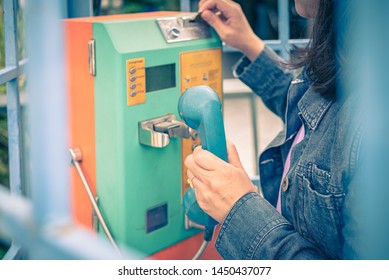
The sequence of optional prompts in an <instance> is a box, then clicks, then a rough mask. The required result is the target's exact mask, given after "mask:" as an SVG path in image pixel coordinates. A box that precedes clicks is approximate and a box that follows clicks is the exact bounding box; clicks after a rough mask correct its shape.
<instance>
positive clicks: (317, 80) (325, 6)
mask: <svg viewBox="0 0 389 280" xmlns="http://www.w3.org/2000/svg"><path fill="white" fill-rule="evenodd" d="M335 1H336V0H320V6H319V9H318V12H317V15H316V17H315V18H314V22H313V27H312V35H311V40H310V42H309V44H308V45H307V46H306V47H302V48H301V47H300V48H299V47H294V51H293V52H292V54H291V57H292V59H291V61H290V62H289V63H288V66H289V68H292V69H297V68H300V67H305V68H306V73H307V75H308V77H309V79H310V80H311V82H312V88H313V90H315V91H316V92H318V93H320V94H321V95H323V96H325V97H335V96H336V75H337V63H336V56H337V54H336V53H335V52H336V46H335V41H336V40H335V31H336V16H335Z"/></svg>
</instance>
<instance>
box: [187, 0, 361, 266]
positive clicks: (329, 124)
mask: <svg viewBox="0 0 389 280" xmlns="http://www.w3.org/2000/svg"><path fill="white" fill-rule="evenodd" d="M334 2H335V0H296V1H295V5H296V10H297V12H298V13H299V14H300V15H301V16H304V17H308V18H313V19H314V27H313V33H312V39H311V42H310V44H309V45H308V46H307V48H304V49H300V50H299V51H298V52H297V55H295V57H294V60H293V63H290V64H288V67H286V64H285V63H283V62H281V61H280V59H279V58H278V57H277V56H276V55H275V54H274V53H273V52H272V51H271V50H270V49H269V48H268V47H266V46H265V45H264V42H263V41H262V40H261V39H260V38H258V37H257V36H256V35H255V34H254V32H253V31H252V30H251V28H250V26H249V24H248V23H247V20H246V19H245V17H244V15H243V13H242V10H241V8H240V6H239V5H238V4H236V3H235V2H233V1H229V0H202V1H200V3H199V11H200V12H201V13H202V18H203V19H204V20H205V21H207V22H208V23H209V24H210V25H211V26H212V27H213V28H214V29H215V30H216V32H217V33H218V34H219V35H220V37H221V39H222V40H223V41H224V42H225V43H226V44H228V45H230V46H231V47H234V48H237V49H238V50H240V51H242V52H243V54H244V55H245V56H244V57H243V58H242V59H241V61H240V62H239V63H238V64H237V66H236V67H235V69H234V73H235V75H236V76H237V77H238V78H239V79H241V80H242V81H243V82H244V83H246V84H247V85H248V86H249V87H251V89H252V90H253V91H254V92H255V93H256V94H258V95H259V96H260V97H261V98H262V100H263V101H264V103H265V104H266V105H267V106H268V107H269V108H270V109H271V110H272V111H273V112H274V113H276V114H277V115H278V116H280V117H281V118H282V119H283V120H284V122H285V130H284V131H283V132H281V133H280V134H279V135H278V136H277V137H276V139H274V140H273V142H272V143H271V144H270V145H269V147H268V148H267V149H266V150H265V151H264V152H263V153H262V154H261V156H260V159H259V162H260V180H261V187H262V190H263V193H264V198H263V197H261V196H260V195H259V194H258V193H257V192H256V188H255V187H254V186H253V184H252V183H251V181H250V179H249V177H248V176H247V174H246V172H245V171H244V169H243V167H242V164H241V163H240V160H239V156H238V153H237V151H236V149H235V147H234V145H233V144H231V143H228V145H227V147H228V160H229V162H228V163H225V162H223V161H221V160H220V159H218V158H216V157H215V156H213V155H212V154H211V153H209V152H207V151H205V150H203V149H202V148H201V147H198V148H196V149H195V150H194V152H193V154H192V155H190V156H189V157H187V159H186V161H185V165H186V167H187V168H188V178H191V181H192V185H193V187H194V188H195V190H196V197H197V199H198V202H199V205H200V207H202V208H203V210H204V211H205V212H206V213H208V214H209V215H210V216H212V217H213V218H214V219H215V220H217V221H218V222H220V223H222V227H221V229H220V233H219V235H218V238H217V240H216V245H215V246H216V248H217V250H218V251H219V253H220V254H221V255H222V256H223V257H224V258H225V259H342V258H348V257H349V256H347V255H345V253H344V252H345V248H347V252H352V251H353V249H352V248H353V247H354V246H355V244H356V243H357V241H356V240H355V238H354V236H353V234H352V233H351V232H352V230H351V229H352V228H353V224H352V221H355V219H352V218H350V217H347V218H345V217H346V216H347V215H349V211H348V209H349V205H350V204H351V203H350V197H349V196H348V195H347V194H348V189H349V188H351V185H352V184H353V182H352V178H353V175H354V171H355V168H356V165H357V162H358V157H359V148H358V147H359V146H360V141H361V136H360V135H362V132H361V127H362V126H361V125H358V121H357V120H356V119H354V118H352V116H351V113H350V112H351V111H352V108H353V106H354V98H346V97H342V98H340V97H339V96H337V92H336V73H337V71H336V63H335V57H338V56H336V55H335V54H336V52H335V35H334V30H335V25H334V22H335V21H334V5H335V4H334ZM215 9H217V10H218V12H217V13H213V12H212V11H214V10H215ZM291 68H293V69H295V71H294V72H296V73H298V74H296V73H292V72H293V71H290V70H289V71H288V69H291ZM299 68H302V70H301V71H300V69H299ZM349 223H350V224H349Z"/></svg>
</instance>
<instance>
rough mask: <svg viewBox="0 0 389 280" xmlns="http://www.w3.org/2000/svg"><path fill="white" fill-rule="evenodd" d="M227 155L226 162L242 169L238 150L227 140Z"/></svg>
mask: <svg viewBox="0 0 389 280" xmlns="http://www.w3.org/2000/svg"><path fill="white" fill-rule="evenodd" d="M227 153H228V162H229V163H230V164H232V165H233V166H235V167H238V168H243V166H242V163H241V162H240V158H239V154H238V150H237V149H236V147H235V145H234V144H233V143H232V142H230V141H229V140H227Z"/></svg>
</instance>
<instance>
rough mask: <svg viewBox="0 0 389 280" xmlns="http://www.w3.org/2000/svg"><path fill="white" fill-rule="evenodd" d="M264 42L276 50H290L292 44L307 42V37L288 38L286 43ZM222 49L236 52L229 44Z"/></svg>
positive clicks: (278, 41)
mask: <svg viewBox="0 0 389 280" xmlns="http://www.w3.org/2000/svg"><path fill="white" fill-rule="evenodd" d="M264 42H265V44H266V45H267V46H269V47H270V48H272V49H273V50H276V51H281V50H285V48H286V50H290V49H291V48H292V45H296V46H301V47H302V46H305V45H307V44H308V42H309V39H290V40H288V41H287V43H286V44H285V43H282V42H281V40H264ZM223 51H224V52H237V51H238V50H237V49H234V48H231V47H229V46H226V45H223Z"/></svg>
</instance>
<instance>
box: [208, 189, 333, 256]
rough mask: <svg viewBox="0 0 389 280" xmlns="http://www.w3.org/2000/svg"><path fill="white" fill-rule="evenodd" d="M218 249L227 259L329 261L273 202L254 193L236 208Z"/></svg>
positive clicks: (226, 225)
mask: <svg viewBox="0 0 389 280" xmlns="http://www.w3.org/2000/svg"><path fill="white" fill-rule="evenodd" d="M242 236H244V238H242ZM215 246H216V249H217V250H218V252H219V253H220V255H221V256H222V257H223V258H224V259H241V260H249V259H304V260H309V259H326V256H325V255H324V254H323V253H322V252H321V251H320V250H319V249H318V248H317V247H316V246H315V245H314V244H312V243H311V242H309V241H308V240H306V239H304V238H303V237H302V236H301V235H300V234H299V233H298V232H297V231H296V230H295V229H294V228H293V226H292V225H291V224H290V223H289V222H288V221H287V220H286V219H285V218H284V217H282V215H281V214H280V213H278V212H277V210H276V209H275V208H274V207H273V206H272V205H271V204H270V203H269V202H267V201H266V200H265V199H264V198H262V197H261V196H259V194H258V193H254V192H252V193H248V194H246V195H245V196H243V197H242V198H241V199H240V200H238V202H237V203H236V204H235V205H234V206H233V208H232V209H231V211H230V212H229V214H228V215H227V218H226V219H225V221H224V223H223V224H222V226H221V229H220V232H219V235H218V238H217V240H216V244H215Z"/></svg>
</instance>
